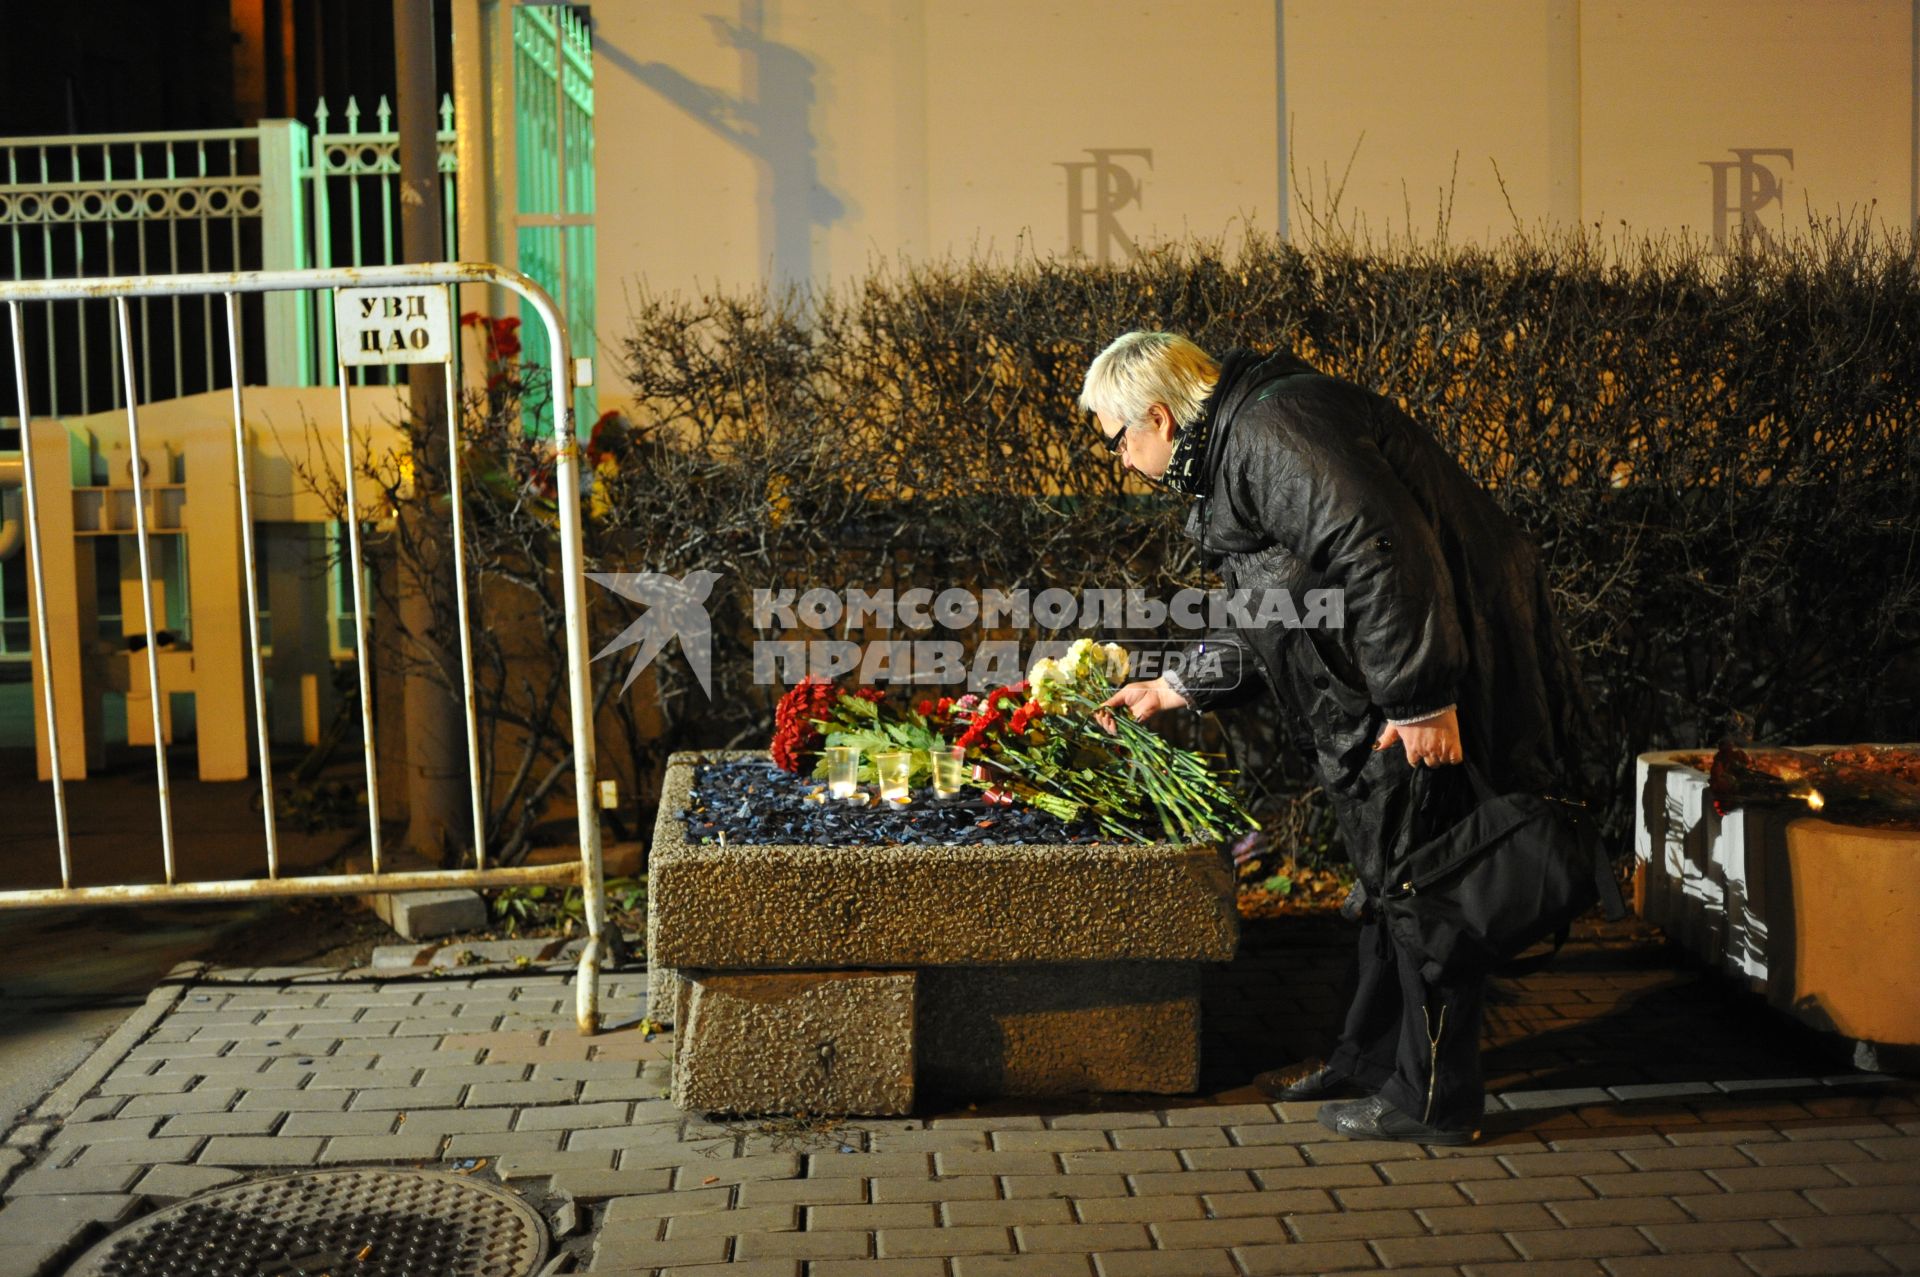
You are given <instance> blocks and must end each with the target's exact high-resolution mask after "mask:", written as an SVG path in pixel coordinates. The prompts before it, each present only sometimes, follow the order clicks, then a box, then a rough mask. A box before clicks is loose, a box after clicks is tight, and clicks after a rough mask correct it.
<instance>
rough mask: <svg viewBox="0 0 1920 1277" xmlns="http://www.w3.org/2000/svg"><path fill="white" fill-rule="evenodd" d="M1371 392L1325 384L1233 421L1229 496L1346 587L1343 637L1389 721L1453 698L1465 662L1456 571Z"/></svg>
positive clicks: (1332, 583)
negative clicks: (1388, 442)
mask: <svg viewBox="0 0 1920 1277" xmlns="http://www.w3.org/2000/svg"><path fill="white" fill-rule="evenodd" d="M1370 420H1371V407H1370V404H1369V397H1368V396H1367V395H1366V393H1365V392H1364V391H1361V390H1358V389H1357V388H1354V387H1345V386H1340V385H1338V384H1337V383H1328V382H1322V383H1320V384H1319V385H1318V386H1316V387H1315V388H1313V389H1309V390H1303V391H1297V392H1285V393H1280V394H1275V395H1272V396H1270V397H1268V398H1266V399H1263V400H1261V401H1259V402H1256V403H1254V404H1250V405H1248V406H1247V407H1246V408H1244V409H1242V419H1241V420H1237V421H1236V422H1235V423H1234V434H1233V440H1234V443H1235V447H1234V452H1235V453H1236V454H1237V455H1236V456H1233V457H1231V458H1229V459H1228V465H1227V468H1226V473H1227V474H1229V475H1231V476H1233V479H1232V480H1231V481H1230V484H1229V492H1228V496H1229V499H1230V500H1232V501H1233V503H1234V506H1235V507H1236V509H1237V510H1241V511H1245V512H1246V513H1247V514H1251V515H1252V516H1253V517H1254V518H1255V519H1257V521H1258V524H1259V526H1260V527H1261V529H1262V530H1263V531H1264V533H1265V534H1266V535H1268V536H1270V537H1272V538H1273V539H1274V540H1275V541H1276V542H1278V543H1279V544H1281V545H1284V546H1286V547H1288V549H1290V550H1291V551H1292V552H1293V553H1294V554H1295V555H1297V556H1299V557H1300V558H1301V559H1302V560H1303V561H1305V562H1306V563H1307V565H1308V566H1309V567H1310V568H1311V569H1312V570H1313V571H1314V572H1315V573H1316V574H1317V575H1318V577H1319V579H1320V582H1321V583H1322V584H1323V585H1325V586H1328V587H1331V588H1336V589H1339V590H1341V591H1343V602H1344V607H1343V612H1344V620H1345V631H1344V633H1343V635H1342V639H1343V641H1342V643H1341V647H1342V648H1343V649H1344V650H1345V651H1346V652H1347V654H1348V655H1349V656H1350V657H1351V659H1352V660H1353V662H1354V665H1355V666H1356V667H1357V669H1358V671H1359V673H1360V676H1361V677H1362V678H1363V679H1364V681H1365V683H1366V690H1367V694H1368V697H1369V698H1370V699H1371V700H1372V701H1373V703H1374V704H1376V705H1378V706H1379V707H1380V708H1381V709H1382V710H1383V711H1385V714H1386V716H1387V717H1388V718H1390V719H1408V718H1418V717H1420V716H1421V715H1423V714H1428V713H1431V712H1433V711H1435V710H1438V709H1443V708H1445V707H1446V706H1448V705H1452V704H1454V703H1456V701H1457V699H1458V693H1459V689H1460V684H1461V681H1462V680H1463V679H1464V678H1465V676H1466V672H1467V651H1466V643H1465V640H1464V639H1463V637H1462V634H1461V625H1460V618H1459V614H1458V611H1457V606H1458V605H1457V603H1456V601H1455V597H1454V590H1453V579H1452V574H1451V573H1450V572H1449V571H1448V568H1447V563H1446V558H1445V556H1444V555H1443V554H1442V553H1441V549H1440V543H1439V540H1438V538H1436V537H1435V535H1434V531H1433V527H1432V525H1431V523H1430V522H1429V521H1428V519H1427V517H1426V515H1425V513H1424V512H1423V511H1422V510H1421V508H1420V506H1419V503H1418V502H1416V501H1415V500H1414V498H1413V496H1412V494H1411V493H1410V492H1408V490H1407V488H1406V486H1405V485H1404V484H1402V483H1401V482H1400V479H1399V477H1398V476H1397V475H1396V474H1395V473H1394V471H1393V469H1392V467H1391V466H1390V465H1389V464H1388V462H1387V460H1386V458H1385V457H1384V456H1383V455H1382V454H1381V452H1380V450H1379V448H1378V447H1377V446H1376V445H1375V443H1374V440H1373V438H1372V434H1371V431H1370V429H1369V425H1370Z"/></svg>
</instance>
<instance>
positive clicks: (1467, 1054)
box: [1328, 744, 1486, 1130]
mask: <svg viewBox="0 0 1920 1277" xmlns="http://www.w3.org/2000/svg"><path fill="white" fill-rule="evenodd" d="M1381 753H1382V754H1398V755H1401V758H1400V759H1399V760H1395V759H1392V758H1382V759H1379V760H1369V763H1368V766H1367V768H1366V772H1367V776H1368V781H1367V783H1366V784H1365V785H1363V786H1358V787H1356V790H1357V792H1355V793H1354V794H1353V797H1352V799H1350V800H1349V801H1348V802H1347V803H1343V802H1342V801H1341V795H1340V794H1339V793H1338V791H1336V792H1335V794H1334V805H1335V810H1336V813H1337V814H1338V815H1340V817H1341V823H1342V825H1343V827H1344V828H1345V829H1346V830H1347V833H1348V837H1349V838H1353V837H1355V836H1358V837H1360V838H1362V839H1365V840H1366V842H1365V843H1364V844H1363V845H1360V846H1355V847H1353V853H1354V860H1355V862H1356V864H1357V865H1359V866H1360V867H1361V881H1362V883H1363V884H1364V885H1365V886H1366V888H1367V890H1368V892H1369V893H1372V894H1377V893H1378V892H1379V890H1380V888H1381V886H1382V884H1381V882H1380V881H1379V874H1380V870H1381V868H1382V867H1383V866H1384V865H1386V864H1389V863H1391V862H1392V861H1393V860H1394V859H1396V858H1397V856H1398V854H1399V852H1400V851H1401V850H1402V849H1403V848H1406V847H1414V846H1418V845H1419V844H1420V843H1422V842H1425V841H1427V840H1428V839H1430V838H1434V837H1437V836H1438V835H1439V834H1441V833H1442V832H1444V831H1445V830H1446V829H1448V828H1449V827H1451V826H1452V825H1453V824H1454V823H1456V822H1457V821H1459V820H1460V819H1462V818H1463V817H1464V816H1465V815H1466V813H1467V812H1468V811H1470V810H1472V807H1473V802H1474V799H1473V792H1472V787H1471V785H1470V783H1469V782H1468V781H1467V778H1466V775H1465V773H1463V772H1462V771H1461V770H1460V769H1459V768H1458V767H1440V768H1431V769H1430V768H1415V767H1410V766H1408V765H1406V763H1405V761H1404V751H1403V750H1402V748H1401V746H1400V745H1398V744H1394V745H1390V746H1388V747H1387V749H1386V750H1383V751H1381ZM1343 808H1345V810H1343ZM1485 993H1486V978H1485V977H1484V976H1472V977H1468V978H1465V979H1453V980H1444V981H1440V982H1438V983H1430V982H1428V981H1427V980H1425V979H1423V978H1422V977H1421V975H1420V970H1419V964H1418V962H1417V961H1413V960H1410V959H1409V958H1408V957H1407V955H1406V954H1404V953H1403V952H1402V951H1401V949H1400V946H1399V945H1397V944H1396V943H1395V942H1394V940H1393V937H1392V935H1391V934H1390V933H1389V932H1388V930H1387V928H1386V926H1385V925H1384V924H1383V923H1382V922H1381V921H1380V918H1379V914H1378V911H1377V910H1375V909H1373V908H1372V907H1371V906H1369V907H1368V909H1367V911H1366V913H1365V915H1364V920H1363V921H1362V923H1361V927H1360V937H1359V969H1358V977H1357V982H1356V984H1355V987H1354V994H1353V1001H1352V1003H1351V1004H1350V1005H1349V1006H1348V1008H1347V1017H1346V1022H1345V1024H1344V1025H1343V1026H1342V1028H1341V1031H1340V1040H1339V1043H1338V1044H1337V1045H1336V1046H1335V1048H1334V1050H1333V1052H1332V1054H1331V1055H1329V1056H1328V1063H1330V1064H1332V1065H1333V1066H1334V1067H1335V1068H1337V1069H1339V1070H1340V1071H1342V1072H1344V1073H1346V1074H1348V1075H1349V1076H1351V1077H1353V1078H1354V1079H1356V1080H1357V1081H1358V1082H1359V1083H1360V1084H1361V1085H1362V1086H1364V1087H1366V1088H1367V1089H1369V1090H1371V1091H1373V1092H1374V1093H1375V1094H1378V1095H1383V1096H1385V1097H1386V1099H1387V1100H1388V1102H1390V1103H1391V1104H1392V1105H1393V1106H1394V1107H1395V1108H1397V1109H1399V1110H1400V1111H1401V1112H1403V1113H1406V1114H1408V1115H1409V1116H1411V1117H1415V1118H1419V1119H1420V1120H1421V1121H1423V1122H1426V1123H1427V1124H1429V1125H1431V1126H1439V1127H1444V1128H1447V1129H1451V1130H1465V1129H1470V1128H1472V1127H1475V1126H1477V1125H1478V1124H1479V1122H1480V1117H1481V1114H1482V1112H1483V1111H1484V1109H1485V1106H1486V1080H1485V1075H1484V1073H1483V1072H1482V1069H1481V1064H1480V1029H1481V1021H1482V1013H1483V1010H1484V1005H1485Z"/></svg>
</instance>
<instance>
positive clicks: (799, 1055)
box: [673, 971, 915, 1117]
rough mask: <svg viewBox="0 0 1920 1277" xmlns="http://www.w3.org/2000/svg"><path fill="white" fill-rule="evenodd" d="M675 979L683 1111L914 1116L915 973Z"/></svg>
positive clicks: (677, 1091)
mask: <svg viewBox="0 0 1920 1277" xmlns="http://www.w3.org/2000/svg"><path fill="white" fill-rule="evenodd" d="M678 975H679V976H680V981H679V1006H678V1008H677V1010H676V1013H675V1016H674V1023H675V1025H676V1028H675V1034H676V1041H675V1046H674V1057H673V1102H674V1103H675V1104H677V1105H679V1106H680V1107H681V1108H685V1109H694V1110H699V1111H704V1112H718V1113H742V1114H753V1113H821V1114H861V1115H868V1116H875V1117H892V1116H898V1115H902V1114H906V1113H910V1112H912V1111H913V1097H914V1085H913V1084H914V1063H915V1061H914V1004H915V976H914V973H913V972H911V971H801V972H780V973H763V972H701V971H681V972H679V973H678Z"/></svg>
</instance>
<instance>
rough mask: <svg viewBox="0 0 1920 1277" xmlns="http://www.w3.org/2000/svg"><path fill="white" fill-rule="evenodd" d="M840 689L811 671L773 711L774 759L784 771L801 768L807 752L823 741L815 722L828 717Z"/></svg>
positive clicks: (797, 770) (796, 770)
mask: <svg viewBox="0 0 1920 1277" xmlns="http://www.w3.org/2000/svg"><path fill="white" fill-rule="evenodd" d="M839 696H840V693H839V691H838V689H836V688H835V687H834V685H833V684H832V683H831V682H829V681H827V680H826V679H823V678H814V677H813V676H812V675H808V676H806V677H804V678H802V679H801V680H800V681H799V682H798V683H796V684H794V686H793V688H792V690H791V691H789V692H788V693H787V694H786V695H785V696H782V697H781V698H780V703H779V705H777V706H775V707H774V711H773V746H772V750H773V762H774V765H775V766H776V767H779V768H780V769H781V770H782V771H790V772H796V773H797V772H800V771H802V770H803V769H804V761H805V755H807V754H810V753H812V752H813V751H814V750H815V749H817V748H818V747H819V745H820V739H821V737H820V729H819V728H817V727H815V726H814V723H815V722H816V721H818V720H820V719H824V718H826V717H827V715H828V713H829V712H830V711H831V710H832V709H833V703H834V702H835V701H836V700H838V699H839Z"/></svg>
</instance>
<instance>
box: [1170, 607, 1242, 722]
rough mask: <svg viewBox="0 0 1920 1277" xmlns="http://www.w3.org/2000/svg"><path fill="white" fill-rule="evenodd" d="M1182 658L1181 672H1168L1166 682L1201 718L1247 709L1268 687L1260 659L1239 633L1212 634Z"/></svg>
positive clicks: (1211, 631) (1231, 631) (1187, 648)
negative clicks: (1226, 711) (1217, 711)
mask: <svg viewBox="0 0 1920 1277" xmlns="http://www.w3.org/2000/svg"><path fill="white" fill-rule="evenodd" d="M1181 656H1182V664H1181V668H1180V669H1179V670H1177V671H1174V670H1169V671H1168V674H1167V682H1168V684H1169V685H1170V686H1172V687H1173V689H1174V690H1175V691H1177V692H1179V693H1180V694H1181V695H1182V696H1185V697H1186V698H1187V707H1188V708H1189V709H1193V710H1197V711H1199V712H1200V713H1202V714H1207V713H1211V712H1213V711H1214V710H1221V709H1232V708H1233V707H1234V706H1236V705H1244V704H1246V703H1247V702H1248V701H1250V700H1252V699H1253V698H1254V696H1255V694H1256V693H1258V692H1259V691H1260V690H1261V689H1262V688H1264V687H1265V686H1266V681H1265V678H1264V676H1263V675H1262V673H1261V670H1260V658H1259V655H1258V654H1257V653H1255V652H1254V650H1253V647H1252V645H1251V644H1249V643H1248V642H1247V638H1246V636H1245V635H1244V634H1242V633H1241V632H1240V631H1239V630H1237V629H1230V628H1229V629H1216V630H1209V631H1207V633H1205V634H1204V635H1202V636H1201V637H1200V638H1199V639H1198V640H1196V641H1195V642H1193V643H1190V644H1188V645H1187V647H1186V649H1185V651H1184V652H1183V653H1182V654H1181Z"/></svg>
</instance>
